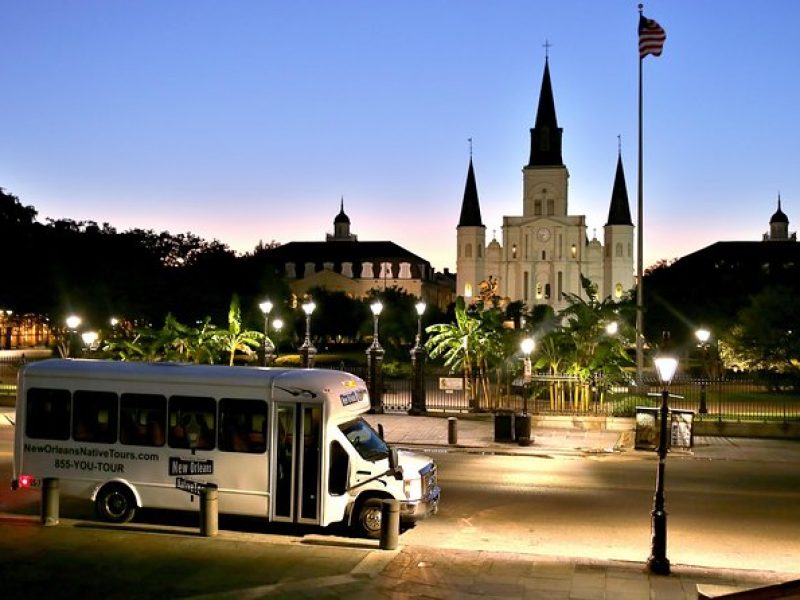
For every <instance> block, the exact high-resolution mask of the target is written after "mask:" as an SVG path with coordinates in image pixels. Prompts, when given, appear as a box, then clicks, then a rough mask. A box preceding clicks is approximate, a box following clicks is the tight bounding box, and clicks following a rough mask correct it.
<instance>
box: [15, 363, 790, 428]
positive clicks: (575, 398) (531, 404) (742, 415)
mask: <svg viewBox="0 0 800 600" xmlns="http://www.w3.org/2000/svg"><path fill="white" fill-rule="evenodd" d="M24 361H25V358H24V356H22V357H21V356H19V355H16V356H3V355H0V396H14V395H15V394H16V376H17V371H18V369H19V366H20V365H21V364H22V363H23V362H24ZM326 367H327V365H326ZM330 368H335V369H341V370H344V371H348V372H350V373H353V374H354V375H357V376H359V377H361V378H363V379H365V380H366V379H367V376H368V373H367V369H366V368H365V367H364V366H360V365H359V366H352V365H344V364H338V365H331V366H330ZM661 390H662V385H661V383H660V382H659V381H658V379H657V378H656V377H650V378H646V379H644V380H643V381H642V382H641V385H639V386H635V385H632V384H631V385H627V386H625V385H608V384H606V383H605V382H603V381H602V380H601V379H599V378H597V379H595V380H593V381H590V382H582V381H580V380H579V379H578V378H577V377H575V376H573V375H552V374H534V375H533V377H532V380H531V382H530V383H527V384H523V382H522V381H521V380H520V379H509V380H506V381H501V382H500V383H499V384H498V383H496V382H494V383H492V384H491V385H490V386H489V389H488V390H486V391H484V390H481V389H478V390H475V391H472V390H471V389H470V387H469V382H468V381H467V380H465V379H464V378H462V377H459V376H457V375H453V374H449V373H447V372H444V371H437V370H435V369H432V368H430V369H427V370H426V377H425V404H426V408H427V410H429V411H432V412H449V413H458V412H483V413H493V412H514V413H520V412H522V411H523V409H527V411H528V412H530V413H532V414H540V415H562V416H564V415H566V416H605V417H633V416H634V415H635V414H636V407H637V406H645V407H656V406H658V405H659V403H660V396H661ZM669 390H670V393H671V394H672V397H671V398H670V407H671V408H674V409H681V410H691V411H693V412H694V413H695V419H696V420H706V421H708V420H718V421H728V422H745V421H754V422H788V421H800V382H798V381H795V380H792V379H787V378H785V377H780V376H761V377H753V376H749V377H747V376H742V375H739V376H733V377H728V378H720V379H689V378H681V379H678V380H676V381H673V382H672V383H671V385H670V387H669ZM411 391H412V380H411V377H410V376H402V375H400V376H387V374H384V378H383V391H382V399H381V400H382V405H383V410H384V411H385V412H388V413H407V412H408V411H409V410H410V409H411Z"/></svg>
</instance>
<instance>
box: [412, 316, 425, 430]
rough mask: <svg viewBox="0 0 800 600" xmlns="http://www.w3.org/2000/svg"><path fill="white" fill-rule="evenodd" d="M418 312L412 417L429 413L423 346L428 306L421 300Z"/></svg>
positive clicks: (413, 362)
mask: <svg viewBox="0 0 800 600" xmlns="http://www.w3.org/2000/svg"><path fill="white" fill-rule="evenodd" d="M414 308H415V309H416V311H417V339H416V340H415V343H414V347H413V348H412V349H411V380H412V384H411V409H410V410H409V411H408V414H410V415H424V414H425V413H426V412H427V411H428V407H427V406H426V405H425V373H424V370H425V369H424V367H425V347H424V346H423V345H422V315H423V314H424V313H425V308H426V305H425V303H424V302H423V301H422V300H420V301H419V302H417V303H416V304H415V305H414Z"/></svg>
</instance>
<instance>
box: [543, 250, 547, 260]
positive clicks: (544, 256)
mask: <svg viewBox="0 0 800 600" xmlns="http://www.w3.org/2000/svg"><path fill="white" fill-rule="evenodd" d="M542 260H547V251H546V250H542Z"/></svg>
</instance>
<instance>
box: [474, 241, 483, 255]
mask: <svg viewBox="0 0 800 600" xmlns="http://www.w3.org/2000/svg"><path fill="white" fill-rule="evenodd" d="M475 247H476V248H477V249H478V258H481V257H482V256H483V246H481V245H480V244H478V245H477V246H475Z"/></svg>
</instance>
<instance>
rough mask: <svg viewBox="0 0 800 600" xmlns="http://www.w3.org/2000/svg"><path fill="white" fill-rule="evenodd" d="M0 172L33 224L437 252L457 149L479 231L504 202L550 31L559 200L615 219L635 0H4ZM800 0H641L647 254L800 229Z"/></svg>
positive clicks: (443, 252)
mask: <svg viewBox="0 0 800 600" xmlns="http://www.w3.org/2000/svg"><path fill="white" fill-rule="evenodd" d="M0 5H2V9H0V14H2V24H3V35H2V37H0V39H2V42H0V43H2V45H3V48H2V50H1V51H0V56H2V58H0V65H2V66H1V67H0V68H1V71H0V76H1V77H2V82H3V84H4V93H3V94H2V96H0V135H1V136H2V140H3V143H2V145H0V186H2V187H4V188H5V189H7V190H8V191H10V192H11V193H14V194H16V195H17V196H19V197H20V199H21V200H22V201H23V203H25V204H32V205H34V206H35V207H36V208H37V209H38V210H39V213H40V214H39V218H40V220H42V221H44V219H45V218H47V217H52V218H74V219H79V220H88V219H91V220H95V221H98V222H101V223H102V222H109V223H110V224H112V225H114V226H116V227H117V228H118V229H127V228H130V227H143V228H148V229H156V230H163V229H166V230H169V231H171V232H173V233H179V232H184V231H192V232H193V233H196V234H198V235H201V236H202V237H205V238H208V239H211V238H216V239H219V240H221V241H222V242H225V243H227V244H228V245H229V246H231V247H232V248H233V249H235V250H237V251H240V252H243V251H249V250H252V248H253V247H254V246H255V245H256V244H257V243H258V242H259V240H263V241H265V242H268V241H270V240H276V241H279V242H288V241H292V240H320V239H324V235H325V233H326V232H328V231H331V230H332V221H333V217H334V216H335V215H336V213H337V212H338V207H339V199H340V197H341V196H344V202H345V210H346V212H347V213H348V215H349V216H350V219H351V221H352V230H353V232H354V233H356V234H357V235H358V236H359V239H362V240H387V239H390V240H393V241H395V242H397V243H399V244H400V245H402V246H404V247H406V248H407V249H409V250H411V251H412V252H415V253H417V254H419V255H421V256H424V257H425V258H427V259H429V260H430V261H431V262H432V263H433V265H434V266H435V267H436V268H438V269H441V268H444V267H450V268H453V267H454V266H455V226H456V223H457V219H458V214H459V207H460V202H461V195H462V193H463V186H464V180H465V177H466V170H467V162H468V160H469V145H468V142H467V138H470V137H472V138H473V140H474V160H475V169H476V175H477V181H478V189H479V193H480V198H481V204H482V210H483V218H484V223H485V224H486V226H487V229H488V236H489V238H491V234H492V230H495V229H496V230H497V235H498V237H499V236H500V227H501V223H502V217H503V215H516V214H521V212H522V199H521V189H522V185H521V181H522V179H521V168H522V166H523V165H524V164H525V163H526V161H527V158H528V149H529V128H530V127H532V125H533V121H534V118H535V110H536V103H537V98H538V92H539V86H540V83H541V74H542V68H543V65H544V48H543V44H544V43H545V40H548V41H549V43H551V44H552V47H551V48H550V50H549V52H550V66H551V74H552V81H553V88H554V93H555V99H556V108H557V112H558V119H559V123H560V125H561V126H562V127H563V128H564V160H565V162H566V164H567V166H568V168H569V171H570V201H569V210H570V213H571V214H585V215H587V224H588V226H589V228H588V231H587V233H588V235H589V236H590V237H591V236H592V234H593V231H594V229H596V230H597V232H598V235H601V234H602V226H603V224H604V223H605V218H606V216H607V212H608V202H609V198H610V194H611V187H612V183H613V175H614V167H615V164H616V154H617V136H618V135H621V136H622V154H623V160H624V163H625V168H626V174H627V179H628V189H629V194H630V197H631V209H632V212H633V215H634V220H635V219H636V215H635V201H636V186H637V178H636V173H637V82H638V61H639V59H638V50H637V31H636V26H637V20H638V12H637V9H636V5H637V3H636V2H627V1H625V2H623V1H619V0H604V1H598V0H564V1H563V2H545V1H531V0H524V1H523V0H497V1H493V2H488V1H485V0H438V1H437V0H405V1H403V2H399V1H397V2H393V1H388V0H387V1H368V0H361V1H355V0H335V1H333V0H314V1H312V0H308V1H303V0H297V1H285V0H282V1H277V0H276V1H271V0H265V1H256V0H252V1H244V0H239V1H231V2H219V1H214V2H210V1H204V0H192V1H189V0H185V1H166V2H165V1H155V0H137V1H133V0H114V1H113V2H109V1H107V0H102V1H100V0H81V1H80V2H75V1H66V0H62V1H49V0H37V1H32V2H12V1H10V0H2V2H0ZM798 12H800V3H797V2H795V1H793V0H777V1H774V2H770V3H761V2H752V1H745V0H735V1H727V2H722V1H716V2H715V1H711V0H707V1H702V2H697V1H696V0H670V1H669V2H667V1H666V0H659V1H653V2H649V3H646V6H645V14H646V15H647V16H648V17H651V18H654V19H656V20H657V21H658V22H659V23H661V25H662V26H663V27H664V28H665V29H666V31H667V42H666V45H665V48H664V53H663V55H662V56H661V57H659V58H653V57H648V58H647V59H645V63H644V67H645V179H644V182H645V203H646V207H645V253H644V258H645V265H646V266H647V265H649V264H652V263H653V262H655V261H656V260H658V259H662V258H673V257H677V256H681V255H684V254H686V253H688V252H692V251H694V250H696V249H698V248H701V247H703V246H705V245H707V244H709V243H713V242H714V241H717V240H734V239H743V240H745V239H746V240H755V239H760V237H761V234H762V233H763V232H765V231H766V230H767V228H768V220H769V217H770V215H771V214H772V213H773V212H774V210H775V207H776V200H777V195H778V193H779V192H780V193H781V195H782V198H783V208H784V212H786V213H787V215H788V216H789V219H790V229H791V230H792V231H794V229H795V226H794V225H793V224H794V223H795V222H797V221H798V220H800V210H798V206H800V205H799V204H798V202H797V200H798V198H799V197H800V180H799V178H800V175H798V164H800V160H799V159H800V156H799V154H800V152H799V151H798V145H797V140H798V139H800V125H798V118H797V116H796V115H797V107H798V106H800V93H799V92H798V77H797V73H798V72H799V71H800V69H799V68H798V67H799V66H800V65H798V62H800V60H798V57H800V54H798V53H797V51H796V50H795V49H794V46H793V41H794V39H795V38H796V29H797V23H798Z"/></svg>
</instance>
